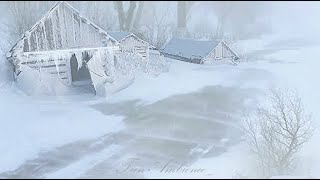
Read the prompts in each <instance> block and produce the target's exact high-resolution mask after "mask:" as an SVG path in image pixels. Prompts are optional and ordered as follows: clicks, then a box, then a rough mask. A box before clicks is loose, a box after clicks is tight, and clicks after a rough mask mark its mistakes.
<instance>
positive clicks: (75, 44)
mask: <svg viewBox="0 0 320 180" xmlns="http://www.w3.org/2000/svg"><path fill="white" fill-rule="evenodd" d="M28 33H29V35H28V36H26V37H25V38H24V46H23V51H24V52H33V51H48V50H56V49H70V48H81V47H102V46H106V44H104V43H103V42H102V41H101V40H102V39H104V38H105V34H103V33H100V32H99V29H98V28H95V27H94V26H93V25H91V24H90V23H89V22H88V21H87V20H86V19H84V18H82V17H81V16H80V15H79V13H78V12H76V11H74V10H73V9H72V7H69V6H68V5H66V4H65V3H60V4H58V5H57V6H56V7H54V8H53V9H52V10H51V11H50V12H49V13H48V14H47V15H46V16H45V17H44V18H43V19H42V20H41V21H39V22H38V23H37V24H36V25H35V26H34V27H33V28H32V29H31V30H30V31H29V32H28ZM106 40H107V38H106Z"/></svg>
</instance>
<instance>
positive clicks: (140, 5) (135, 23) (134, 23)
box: [133, 1, 144, 29]
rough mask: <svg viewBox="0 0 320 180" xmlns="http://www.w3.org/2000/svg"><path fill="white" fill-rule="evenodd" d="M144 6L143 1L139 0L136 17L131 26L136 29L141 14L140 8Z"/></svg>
mask: <svg viewBox="0 0 320 180" xmlns="http://www.w3.org/2000/svg"><path fill="white" fill-rule="evenodd" d="M143 7H144V1H139V6H138V10H137V15H136V18H135V20H134V22H133V28H134V29H137V28H138V26H139V23H140V19H141V15H142V10H143Z"/></svg>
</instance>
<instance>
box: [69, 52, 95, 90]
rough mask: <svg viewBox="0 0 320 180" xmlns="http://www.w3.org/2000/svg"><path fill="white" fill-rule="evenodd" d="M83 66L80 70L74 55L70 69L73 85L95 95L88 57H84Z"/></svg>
mask: <svg viewBox="0 0 320 180" xmlns="http://www.w3.org/2000/svg"><path fill="white" fill-rule="evenodd" d="M82 57H83V60H82V66H81V68H80V69H79V70H78V61H77V58H76V56H75V55H72V57H71V59H70V68H71V79H72V85H73V86H77V87H79V88H81V89H83V90H84V91H89V92H92V93H95V90H94V87H93V84H92V80H91V76H90V72H89V69H88V67H87V62H88V61H89V59H90V58H89V57H88V55H85V56H82Z"/></svg>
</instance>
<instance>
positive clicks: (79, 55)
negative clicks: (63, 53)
mask: <svg viewBox="0 0 320 180" xmlns="http://www.w3.org/2000/svg"><path fill="white" fill-rule="evenodd" d="M74 54H75V56H76V59H77V62H78V70H79V69H80V68H81V67H82V63H83V62H82V52H81V51H78V52H75V53H74Z"/></svg>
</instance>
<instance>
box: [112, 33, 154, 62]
mask: <svg viewBox="0 0 320 180" xmlns="http://www.w3.org/2000/svg"><path fill="white" fill-rule="evenodd" d="M108 34H109V35H110V36H111V37H113V38H114V39H116V40H117V41H118V42H119V43H120V44H122V45H123V48H124V50H126V51H132V52H137V53H139V54H140V55H141V56H142V58H143V59H144V60H149V50H150V49H156V48H155V47H154V46H152V45H151V44H150V43H148V42H146V41H144V40H142V39H141V38H139V37H138V36H137V35H135V34H134V33H132V32H125V31H118V32H116V31H115V32H108Z"/></svg>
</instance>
